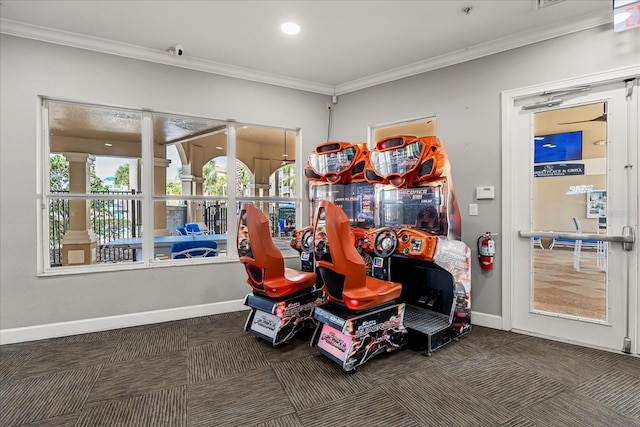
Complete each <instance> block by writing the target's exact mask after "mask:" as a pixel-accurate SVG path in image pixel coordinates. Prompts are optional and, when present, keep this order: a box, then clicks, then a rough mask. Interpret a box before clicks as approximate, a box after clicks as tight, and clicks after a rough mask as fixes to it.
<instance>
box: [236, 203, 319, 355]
mask: <svg viewBox="0 0 640 427" xmlns="http://www.w3.org/2000/svg"><path fill="white" fill-rule="evenodd" d="M238 217H239V219H238V236H237V246H238V255H239V256H240V262H242V263H243V264H244V266H245V269H246V271H247V276H248V279H247V283H249V285H250V286H251V288H252V293H250V294H248V295H247V296H246V298H245V301H244V304H245V305H247V306H249V307H250V308H251V311H250V312H249V316H248V318H247V321H246V323H245V328H244V329H245V331H249V332H252V333H253V334H255V335H257V336H259V337H261V338H264V339H266V340H267V341H270V342H271V343H272V344H273V345H274V346H278V345H280V344H283V343H286V342H288V341H290V340H291V339H293V338H294V337H295V336H296V335H297V334H298V333H299V332H302V331H304V330H305V329H306V330H309V329H313V328H315V327H316V324H317V322H316V321H315V319H314V318H313V315H312V312H313V309H314V308H315V307H316V306H318V305H321V304H323V303H324V302H325V298H324V296H323V292H322V289H321V288H320V287H319V286H316V273H314V272H301V271H297V270H292V269H289V268H286V267H285V266H284V258H283V256H282V253H281V252H280V250H279V249H278V248H277V247H276V246H275V244H274V243H273V240H272V239H271V231H270V228H269V220H268V218H267V216H266V215H265V214H264V213H263V212H262V211H261V210H260V209H258V208H257V207H255V206H252V205H250V204H245V205H243V206H242V208H241V211H240V215H238Z"/></svg>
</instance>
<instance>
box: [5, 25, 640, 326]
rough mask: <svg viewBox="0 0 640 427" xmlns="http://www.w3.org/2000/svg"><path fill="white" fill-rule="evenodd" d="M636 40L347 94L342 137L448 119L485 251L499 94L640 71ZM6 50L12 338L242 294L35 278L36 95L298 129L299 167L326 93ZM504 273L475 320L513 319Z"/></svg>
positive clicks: (495, 172)
mask: <svg viewBox="0 0 640 427" xmlns="http://www.w3.org/2000/svg"><path fill="white" fill-rule="evenodd" d="M637 35H638V31H628V32H626V33H620V34H614V33H613V32H612V29H611V27H610V26H605V27H602V28H597V29H592V30H588V31H584V32H581V33H577V34H573V35H569V36H566V37H563V38H558V39H555V40H551V41H547V42H542V43H538V44H535V45H532V46H528V47H525V48H521V49H517V50H513V51H509V52H505V53H502V54H498V55H493V56H490V57H487V58H482V59H478V60H475V61H472V62H467V63H463V64H460V65H456V66H451V67H448V68H445V69H441V70H436V71H432V72H429V73H425V74H422V75H418V76H414V77H410V78H406V79H403V80H400V81H396V82H392V83H388V84H384V85H380V86H377V87H373V88H369V89H364V90H361V91H358V92H353V93H349V94H345V95H342V96H340V99H339V103H338V105H336V106H334V119H333V120H334V121H333V126H334V129H333V132H332V139H335V140H342V141H352V142H358V141H365V140H366V139H367V134H366V131H367V126H368V125H376V124H381V123H388V122H392V121H397V120H405V119H409V118H417V117H422V116H431V115H436V116H437V119H438V136H439V137H440V138H441V139H442V140H443V142H444V144H445V146H446V149H447V152H448V154H449V157H450V160H451V164H452V169H453V178H454V184H455V188H456V191H457V194H458V198H459V202H460V208H461V210H462V218H463V239H464V240H465V242H466V243H467V244H468V245H469V246H471V247H472V249H473V253H474V256H475V248H473V247H474V246H475V242H476V238H477V237H478V236H479V235H480V234H482V233H483V232H485V231H488V230H491V231H497V232H502V229H501V222H500V210H501V207H500V203H501V191H500V190H501V189H500V178H501V176H500V168H499V166H500V107H499V106H500V92H501V91H504V90H508V89H514V88H519V87H523V86H528V85H532V84H538V83H542V82H547V81H555V80H561V79H564V78H569V77H575V76H582V75H586V74H591V73H594V72H598V71H603V70H609V69H615V68H618V67H622V66H628V65H632V64H637V62H638V61H639V60H640V40H639V39H640V38H638V37H637ZM0 43H1V44H0V51H1V53H2V60H1V61H0V85H1V86H0V88H1V93H2V97H1V98H2V99H1V104H0V123H1V131H0V137H1V138H0V173H1V179H0V190H1V191H0V201H1V203H0V327H1V329H2V330H7V329H11V328H22V327H29V326H36V325H47V324H52V323H56V322H71V321H76V320H81V319H93V318H100V317H108V316H118V315H127V314H132V313H138V312H147V311H153V310H164V309H172V308H179V307H186V306H194V305H200V304H209V303H215V302H223V301H229V300H235V299H239V298H242V297H243V296H244V294H245V293H246V292H247V290H248V287H247V285H246V283H245V273H244V272H243V270H242V268H241V266H240V264H239V263H232V264H222V265H216V266H194V267H187V268H162V269H148V270H137V271H124V272H113V273H111V272H110V273H94V274H86V275H68V276H57V277H37V276H36V262H35V258H36V253H37V247H36V246H37V236H36V223H37V215H38V214H39V210H38V205H37V197H36V179H37V178H36V177H37V165H36V160H37V155H36V147H37V143H38V138H37V125H38V123H37V108H38V99H37V96H38V95H44V96H49V97H57V98H62V99H69V100H73V101H79V102H92V103H97V104H108V105H118V106H123V107H132V108H148V109H152V110H155V111H163V112H169V113H177V114H193V115H201V116H206V117H211V118H220V119H227V118H232V119H237V120H239V121H246V122H253V123H257V124H263V125H272V126H280V127H288V128H295V127H300V128H302V135H303V142H304V147H303V150H302V153H301V157H300V158H301V159H304V158H306V156H307V155H308V153H309V151H310V150H311V149H312V148H313V147H315V145H317V144H318V143H320V142H323V141H324V139H325V138H326V126H327V120H326V110H325V103H326V102H327V100H328V99H327V98H328V97H326V96H322V95H315V94H310V93H305V92H301V91H295V90H288V89H283V88H279V87H275V86H270V85H264V84H258V83H251V82H247V81H241V80H236V79H232V78H226V77H221V76H214V75H210V74H205V73H200V72H195V71H189V70H184V69H178V68H173V67H169V66H164V65H158V64H152V63H147V62H142V61H136V60H132V59H126V58H121V57H115V56H108V55H104V54H100V53H93V52H87V51H83V50H78V49H73V48H67V47H62V46H57V45H52V44H46V43H41V42H36V41H31V40H26V39H20V38H14V37H11V36H5V35H2V36H1V38H0ZM479 185H494V186H495V187H496V199H495V200H490V201H479V202H478V203H479V205H480V209H479V211H480V214H479V216H476V217H469V216H468V215H467V214H468V204H469V203H472V202H475V200H474V190H475V188H476V186H479ZM304 196H305V197H306V196H307V195H306V194H305V195H304ZM305 209H306V206H305ZM301 218H308V213H307V212H306V210H305V211H304V212H303V216H302V217H301ZM498 239H499V238H498ZM500 268H501V266H500V255H499V254H498V257H497V265H496V266H495V267H494V271H493V272H491V273H489V274H481V273H480V271H479V268H478V266H477V263H475V261H474V265H473V272H472V273H473V274H472V294H473V310H474V312H481V313H486V314H489V315H500V314H501V313H500V307H501V292H500V289H501V282H500V281H501V277H500Z"/></svg>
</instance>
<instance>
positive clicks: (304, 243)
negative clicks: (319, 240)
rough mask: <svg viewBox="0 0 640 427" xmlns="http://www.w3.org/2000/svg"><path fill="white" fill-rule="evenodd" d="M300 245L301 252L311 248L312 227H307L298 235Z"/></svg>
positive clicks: (308, 250) (309, 250)
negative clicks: (300, 235)
mask: <svg viewBox="0 0 640 427" xmlns="http://www.w3.org/2000/svg"><path fill="white" fill-rule="evenodd" d="M300 247H301V248H302V252H307V253H309V252H311V251H312V248H313V228H311V227H309V228H307V229H306V230H304V232H303V233H302V237H300Z"/></svg>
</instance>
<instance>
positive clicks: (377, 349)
mask: <svg viewBox="0 0 640 427" xmlns="http://www.w3.org/2000/svg"><path fill="white" fill-rule="evenodd" d="M404 312H405V304H396V303H389V304H385V305H383V306H378V307H376V308H373V309H370V310H366V311H360V312H357V313H354V312H353V311H350V310H348V309H346V307H344V306H342V305H340V304H335V303H329V304H326V305H324V306H322V307H317V308H316V309H315V310H314V313H313V317H314V318H315V319H316V320H317V321H318V322H319V324H318V326H317V328H316V331H315V333H314V335H313V338H312V340H311V346H312V347H317V348H318V350H320V352H321V353H322V354H324V355H325V356H327V357H328V358H329V359H331V360H333V361H334V362H336V363H338V364H339V365H340V366H342V368H343V369H344V370H345V371H347V372H349V371H353V370H355V369H356V368H357V367H358V366H360V365H362V364H364V363H366V362H367V361H368V360H370V359H371V358H372V357H374V356H375V355H377V354H380V353H383V352H389V351H393V350H397V349H400V348H403V347H404V346H405V345H406V344H407V340H406V336H407V330H406V328H405V326H404V324H403V319H404Z"/></svg>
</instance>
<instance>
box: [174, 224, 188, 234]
mask: <svg viewBox="0 0 640 427" xmlns="http://www.w3.org/2000/svg"><path fill="white" fill-rule="evenodd" d="M176 230H177V231H178V234H180V235H181V236H186V235H187V229H186V228H184V227H183V226H181V225H179V226H177V227H176Z"/></svg>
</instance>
